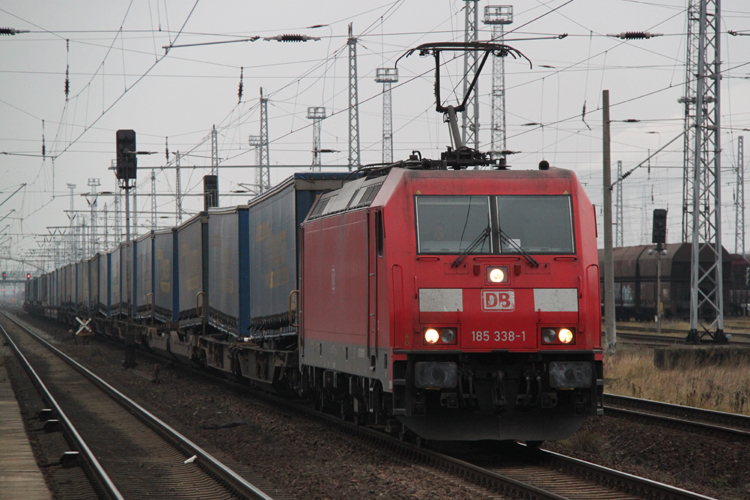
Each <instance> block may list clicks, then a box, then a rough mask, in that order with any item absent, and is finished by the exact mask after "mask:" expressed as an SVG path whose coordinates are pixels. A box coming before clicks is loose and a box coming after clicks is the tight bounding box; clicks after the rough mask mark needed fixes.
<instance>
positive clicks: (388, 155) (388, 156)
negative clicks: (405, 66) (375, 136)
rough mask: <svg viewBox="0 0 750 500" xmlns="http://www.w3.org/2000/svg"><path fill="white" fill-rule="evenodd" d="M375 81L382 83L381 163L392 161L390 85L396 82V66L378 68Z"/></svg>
mask: <svg viewBox="0 0 750 500" xmlns="http://www.w3.org/2000/svg"><path fill="white" fill-rule="evenodd" d="M375 81H376V82H378V83H382V84H383V163H385V164H389V163H393V120H392V117H393V108H392V105H391V85H392V84H394V83H396V82H398V68H378V69H377V70H375Z"/></svg>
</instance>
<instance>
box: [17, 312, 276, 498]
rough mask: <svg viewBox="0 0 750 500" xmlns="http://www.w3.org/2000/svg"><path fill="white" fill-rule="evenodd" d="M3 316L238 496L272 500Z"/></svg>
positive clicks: (67, 357) (206, 453)
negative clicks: (232, 489)
mask: <svg viewBox="0 0 750 500" xmlns="http://www.w3.org/2000/svg"><path fill="white" fill-rule="evenodd" d="M3 315H4V316H5V317H6V318H8V319H9V320H10V321H12V322H13V323H15V324H16V325H17V326H18V327H19V328H22V329H23V330H25V331H26V332H27V333H28V334H29V335H31V336H32V337H34V339H36V340H37V341H38V342H39V343H41V344H42V345H44V346H45V347H47V348H48V349H49V350H50V351H52V352H53V353H54V354H55V355H56V356H58V357H59V358H60V359H62V360H63V361H65V362H66V363H67V364H68V365H70V366H71V367H72V368H73V369H75V370H76V371H78V372H79V373H81V374H82V375H83V376H84V377H86V378H87V379H88V380H89V381H91V382H92V383H93V384H94V385H96V386H97V387H99V389H101V390H102V391H103V392H104V393H106V394H107V395H108V396H109V397H110V398H112V399H113V400H115V401H116V402H118V403H120V404H121V405H122V406H124V407H125V408H127V409H128V410H130V411H131V412H132V413H133V414H134V415H135V416H136V417H138V418H139V419H140V420H141V421H142V422H144V423H145V424H146V425H148V426H149V427H150V428H151V429H153V430H154V431H155V432H157V433H158V434H159V435H160V436H162V437H163V438H164V439H166V440H168V441H169V442H171V443H172V444H173V445H176V446H177V447H180V448H182V449H183V450H185V452H186V453H187V454H188V455H195V456H196V457H198V460H196V462H198V464H199V465H201V466H203V467H204V468H206V469H207V470H208V471H209V472H210V473H212V474H215V475H216V476H217V477H218V478H219V479H221V480H222V481H224V482H225V483H226V484H228V485H229V486H230V487H231V488H234V489H235V490H236V492H237V493H239V494H240V495H242V496H244V497H246V498H250V499H253V500H273V498H272V497H270V496H268V495H267V494H265V493H264V492H263V491H261V490H260V489H259V488H257V487H256V486H255V485H253V484H251V483H249V482H248V481H247V480H245V479H244V478H243V477H242V476H240V475H239V474H237V473H236V472H234V471H233V470H232V469H230V468H228V467H227V466H226V465H224V464H223V463H221V462H220V461H219V460H217V459H216V458H215V457H214V456H213V455H211V454H210V453H208V452H207V451H205V450H204V449H203V448H201V447H200V446H198V445H197V444H195V443H194V442H192V441H191V440H190V439H188V438H187V437H185V436H184V435H182V434H181V433H179V432H178V431H177V430H175V429H174V428H172V427H171V426H170V425H168V424H167V423H165V422H164V421H162V420H161V419H159V418H158V417H157V416H155V415H153V414H152V413H150V412H149V411H147V410H146V409H145V408H143V407H142V406H141V405H139V404H138V403H136V402H135V401H133V400H132V399H130V398H129V397H127V396H126V395H125V394H123V393H121V392H120V391H118V390H117V389H115V388H114V387H112V386H111V385H109V384H108V383H107V382H105V381H104V380H103V379H102V378H100V377H99V376H97V375H96V374H94V373H93V372H91V371H90V370H89V369H88V368H86V367H84V366H83V365H81V364H80V363H78V362H77V361H75V360H74V359H72V358H70V357H69V356H67V355H66V354H65V353H63V352H62V351H60V350H59V349H57V348H56V347H54V346H53V345H52V344H50V343H49V342H47V341H46V340H44V339H43V338H41V337H39V336H38V335H36V334H35V333H34V332H32V331H31V330H29V329H28V328H27V327H26V326H25V325H23V324H21V323H19V322H18V321H17V320H15V319H14V318H12V317H11V316H9V315H8V314H6V313H5V312H3ZM6 336H7V334H6Z"/></svg>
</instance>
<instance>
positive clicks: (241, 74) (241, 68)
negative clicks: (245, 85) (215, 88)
mask: <svg viewBox="0 0 750 500" xmlns="http://www.w3.org/2000/svg"><path fill="white" fill-rule="evenodd" d="M244 72H245V68H244V67H242V66H240V86H239V88H238V89H237V97H238V98H239V99H238V102H242V78H243V76H244Z"/></svg>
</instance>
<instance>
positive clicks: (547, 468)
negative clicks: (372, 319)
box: [141, 353, 710, 500]
mask: <svg viewBox="0 0 750 500" xmlns="http://www.w3.org/2000/svg"><path fill="white" fill-rule="evenodd" d="M141 354H145V353H141ZM147 356H149V357H150V356H151V355H147ZM191 371H196V370H192V369H191ZM198 373H201V374H203V375H205V376H207V377H209V378H213V379H216V380H221V382H222V383H228V384H234V383H233V382H229V381H227V380H226V379H218V377H214V376H212V375H206V374H205V372H201V371H198ZM242 388H243V389H244V390H247V389H248V388H247V387H245V386H243V387H242ZM254 395H255V396H256V397H257V398H259V399H262V400H266V401H268V402H271V403H273V404H274V405H277V406H281V407H283V408H284V409H285V410H291V411H294V412H296V413H301V414H303V415H305V416H306V417H308V418H312V419H316V420H320V421H323V422H326V423H327V424H328V425H331V426H333V427H336V428H338V429H339V430H340V431H341V432H342V433H345V434H346V435H350V436H351V437H356V438H357V439H360V440H363V441H364V442H366V443H368V444H369V445H371V446H373V447H375V448H379V449H385V450H387V451H388V452H389V453H392V454H394V455H396V456H399V457H400V458H401V459H402V460H404V461H407V462H411V463H414V464H417V465H421V466H423V467H428V468H430V469H432V470H436V471H438V472H439V473H441V474H443V475H447V476H450V477H458V478H461V479H464V480H466V481H468V482H471V483H474V484H476V485H477V486H479V487H481V488H484V489H487V490H489V491H492V492H495V493H499V494H502V495H507V496H511V497H522V498H527V499H552V500H562V499H587V500H588V499H591V498H608V499H615V500H617V499H622V500H631V499H640V498H650V499H670V500H672V499H703V500H705V499H708V498H710V497H706V496H702V495H699V494H696V493H692V492H689V491H686V490H682V489H679V488H675V487H672V486H669V485H666V484H662V483H658V482H655V481H651V480H648V479H644V478H640V477H637V476H633V475H630V474H626V473H623V472H619V471H616V470H613V469H608V468H606V467H601V466H598V465H595V464H591V463H588V462H584V461H581V460H577V459H574V458H570V457H566V456H563V455H559V454H556V453H553V452H550V451H546V450H537V449H531V448H529V447H526V446H523V445H520V444H512V445H508V446H503V447H502V450H500V451H499V450H498V448H497V447H496V446H492V447H490V448H489V449H488V448H487V447H486V446H485V447H482V446H480V447H474V446H470V447H469V449H463V450H455V449H453V450H451V449H442V450H438V449H434V450H430V449H426V448H425V446H423V445H424V443H419V442H417V443H415V442H409V439H408V435H402V436H401V437H396V436H394V435H392V434H388V433H385V432H383V430H382V429H381V430H377V429H371V428H368V427H363V426H359V425H356V424H354V423H353V422H348V421H344V420H341V418H340V416H339V415H337V414H336V415H334V414H329V413H321V412H320V411H317V410H315V409H314V408H312V406H311V405H307V404H299V403H294V402H292V401H289V400H286V399H282V398H278V397H275V396H272V395H268V394H266V393H263V392H260V391H257V392H254Z"/></svg>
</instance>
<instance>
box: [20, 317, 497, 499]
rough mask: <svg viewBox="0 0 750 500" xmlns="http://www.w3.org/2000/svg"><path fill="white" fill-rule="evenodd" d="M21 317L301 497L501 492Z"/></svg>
mask: <svg viewBox="0 0 750 500" xmlns="http://www.w3.org/2000/svg"><path fill="white" fill-rule="evenodd" d="M21 319H23V320H24V321H26V322H28V323H31V324H33V325H35V326H37V327H38V328H40V329H44V331H47V332H50V333H51V334H52V335H53V336H54V337H55V338H58V339H63V340H62V342H61V343H60V344H57V345H56V347H58V348H59V349H61V350H63V351H64V352H66V353H67V354H69V355H71V356H73V357H75V358H76V359H78V360H79V361H80V362H81V363H82V364H84V365H86V366H87V367H88V368H90V369H91V370H92V371H94V372H95V373H97V374H99V375H100V376H102V377H103V378H105V379H106V380H108V381H109V382H110V383H112V385H114V386H115V387H116V388H117V389H119V390H122V391H123V392H125V393H126V394H128V395H129V396H130V397H132V398H134V399H135V400H136V401H138V402H139V403H141V404H142V405H143V406H144V407H146V409H148V410H149V411H152V412H153V413H154V414H156V415H157V416H158V417H159V418H162V419H163V420H164V421H166V422H167V423H169V424H170V425H173V426H174V427H175V428H176V429H177V430H178V431H180V432H183V433H184V434H185V435H187V436H188V437H189V438H190V439H193V440H194V441H195V442H196V443H197V444H198V445H200V446H202V447H204V448H205V449H206V450H207V451H209V452H210V453H212V454H214V455H215V456H217V458H219V459H221V460H222V461H223V462H224V463H227V464H228V465H229V464H231V463H232V460H227V459H225V458H224V457H227V456H228V457H231V459H233V460H235V461H236V462H239V463H240V464H242V465H243V466H245V467H248V468H250V469H252V471H253V472H254V473H255V474H258V475H260V476H261V477H263V478H265V479H266V480H268V481H269V482H271V483H272V484H274V485H276V486H277V487H278V488H280V489H283V490H284V491H285V492H286V493H287V494H289V495H292V496H295V497H296V498H299V499H300V500H302V499H305V500H307V499H330V500H344V499H347V500H348V499H353V498H389V499H404V500H406V499H435V498H446V499H447V498H451V499H465V500H469V499H480V500H481V499H490V498H492V499H496V498H498V496H496V495H489V494H487V493H486V492H485V490H482V489H481V488H478V487H476V486H474V485H473V484H470V483H467V482H464V481H461V480H459V479H456V478H452V477H447V476H445V475H443V474H439V473H437V472H434V471H432V470H429V469H428V468H423V467H420V466H414V465H412V464H409V463H406V462H402V461H400V460H399V459H398V458H394V457H392V456H389V455H388V454H387V452H385V451H383V450H379V449H376V448H374V447H372V446H370V445H366V444H363V443H362V442H361V441H359V440H353V439H351V438H348V437H346V436H344V435H342V434H341V433H339V432H337V431H336V430H331V429H329V428H327V426H326V425H324V424H321V423H320V422H313V421H310V420H308V419H305V418H304V417H300V416H297V415H294V414H292V413H291V412H284V411H281V410H279V409H277V408H273V407H270V406H268V405H265V404H262V403H257V402H254V401H252V399H251V398H249V397H248V396H244V395H242V394H239V393H238V392H237V391H236V390H234V389H232V388H228V387H217V384H216V382H211V381H207V380H205V379H203V378H201V377H198V376H195V375H192V374H190V373H187V372H185V371H184V370H181V369H179V368H177V367H173V366H170V365H168V364H167V363H161V366H162V369H161V370H160V373H159V379H160V381H161V383H160V384H155V383H153V382H152V381H151V380H152V378H153V362H151V361H146V360H145V359H144V358H142V357H140V356H139V357H138V362H139V363H140V364H139V365H138V366H137V367H136V368H135V369H132V370H125V369H123V368H122V367H121V362H122V359H123V355H124V351H123V350H120V349H119V348H117V347H115V346H112V345H108V344H104V343H100V342H98V341H95V342H93V343H92V344H91V345H89V346H82V345H78V346H76V345H73V343H72V341H71V340H70V339H71V336H70V335H69V334H68V333H67V328H63V327H61V326H59V325H54V324H53V323H49V322H46V321H40V320H33V319H31V318H30V317H29V316H26V315H23V314H22V315H21Z"/></svg>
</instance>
